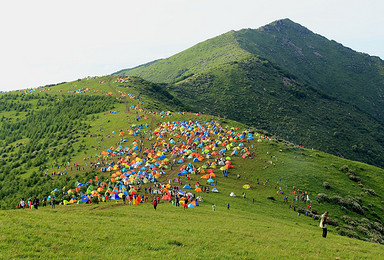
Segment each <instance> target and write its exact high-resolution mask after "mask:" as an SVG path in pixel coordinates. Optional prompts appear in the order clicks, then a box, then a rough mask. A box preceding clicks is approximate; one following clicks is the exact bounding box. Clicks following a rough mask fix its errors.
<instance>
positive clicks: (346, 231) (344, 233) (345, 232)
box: [339, 228, 360, 238]
mask: <svg viewBox="0 0 384 260" xmlns="http://www.w3.org/2000/svg"><path fill="white" fill-rule="evenodd" d="M339 234H340V235H342V236H347V237H351V238H360V237H359V235H358V234H357V233H356V232H355V231H353V230H350V229H346V228H342V229H341V230H340V231H339Z"/></svg>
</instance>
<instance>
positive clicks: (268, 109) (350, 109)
mask: <svg viewBox="0 0 384 260" xmlns="http://www.w3.org/2000/svg"><path fill="white" fill-rule="evenodd" d="M170 90H171V91H172V92H173V93H174V94H175V95H176V96H178V97H179V98H180V99H181V100H183V101H184V103H185V104H187V105H188V106H190V107H191V108H192V109H193V111H201V112H203V113H211V114H215V115H222V116H227V117H229V118H231V119H234V120H237V121H239V122H242V123H248V122H253V123H252V125H253V126H255V127H256V128H257V129H263V130H266V131H268V132H269V133H271V134H277V135H278V136H280V137H281V138H283V139H286V140H290V141H292V142H294V143H302V142H303V140H306V141H305V144H306V146H308V147H316V148H317V149H320V150H322V151H326V152H329V153H332V154H336V155H339V156H346V157H350V158H354V159H356V160H361V161H364V162H367V163H370V164H375V165H380V166H384V165H383V160H382V159H383V147H384V127H383V126H382V125H381V124H380V122H378V121H377V120H375V119H374V118H373V117H372V116H370V115H369V114H367V113H364V112H363V111H361V110H360V109H359V108H357V107H355V106H353V105H351V104H348V103H345V102H343V101H340V100H338V99H335V98H332V97H330V96H328V95H326V94H324V93H322V92H320V91H318V90H317V89H315V88H313V87H310V86H307V85H305V84H303V83H301V82H300V81H298V80H297V79H296V78H295V77H294V76H292V75H290V74H289V73H286V72H284V71H281V69H280V68H278V67H275V66H274V65H273V64H271V63H270V62H268V61H267V60H264V59H261V58H250V59H244V60H241V61H238V62H232V63H227V64H223V65H222V66H220V67H217V68H215V69H211V70H206V71H204V72H202V73H199V74H197V75H195V76H192V77H190V78H188V79H186V80H184V81H181V82H179V83H178V84H175V85H170ZM351 129H353V131H351ZM367 144H369V146H367Z"/></svg>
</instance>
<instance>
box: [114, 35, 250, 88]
mask: <svg viewBox="0 0 384 260" xmlns="http://www.w3.org/2000/svg"><path fill="white" fill-rule="evenodd" d="M234 35H235V32H234V31H231V32H229V33H226V34H223V35H220V36H218V37H215V38H212V39H209V40H207V41H204V42H202V43H199V44H197V45H195V46H193V47H191V48H189V49H188V50H186V51H183V52H181V53H178V54H176V55H174V56H172V57H170V58H167V59H163V60H158V61H155V62H152V63H149V64H145V65H143V66H138V67H136V68H133V69H128V70H122V71H119V72H116V73H115V74H116V75H123V76H124V75H125V76H132V75H135V76H139V77H141V78H144V79H146V80H149V81H152V82H158V83H163V82H166V83H169V82H175V81H179V80H182V79H184V78H186V77H189V76H191V75H193V74H195V73H199V72H201V71H204V70H206V69H209V68H212V67H216V66H218V65H220V64H222V63H227V62H230V61H234V60H237V59H239V58H240V59H241V58H243V57H247V56H249V53H248V52H246V51H244V50H242V49H241V48H240V47H239V44H238V42H237V40H236V38H235V37H234Z"/></svg>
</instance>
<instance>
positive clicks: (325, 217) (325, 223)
mask: <svg viewBox="0 0 384 260" xmlns="http://www.w3.org/2000/svg"><path fill="white" fill-rule="evenodd" d="M328 221H329V218H328V211H326V212H325V213H324V214H323V215H321V217H320V225H319V227H320V228H322V229H323V237H324V238H326V237H327V228H328Z"/></svg>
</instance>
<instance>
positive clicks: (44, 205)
mask: <svg viewBox="0 0 384 260" xmlns="http://www.w3.org/2000/svg"><path fill="white" fill-rule="evenodd" d="M46 206H47V198H46V197H44V198H43V207H46Z"/></svg>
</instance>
